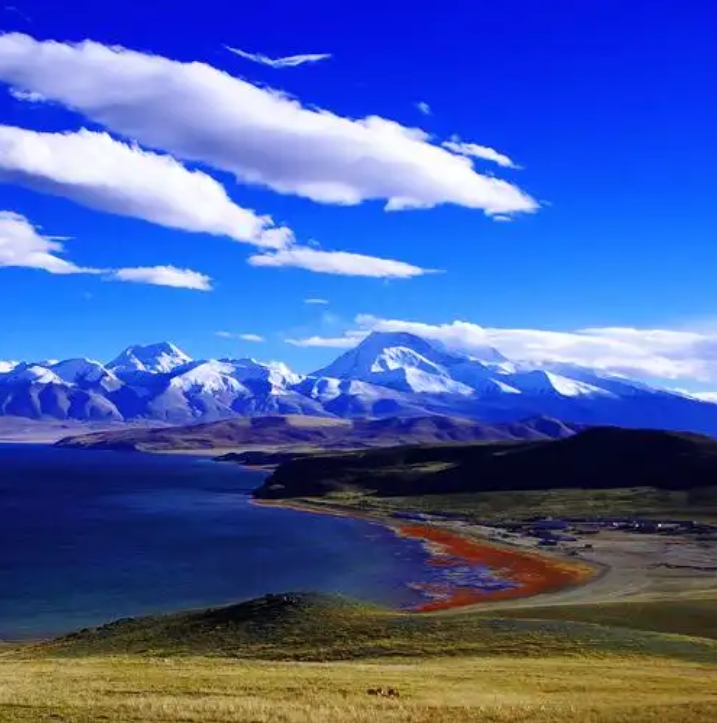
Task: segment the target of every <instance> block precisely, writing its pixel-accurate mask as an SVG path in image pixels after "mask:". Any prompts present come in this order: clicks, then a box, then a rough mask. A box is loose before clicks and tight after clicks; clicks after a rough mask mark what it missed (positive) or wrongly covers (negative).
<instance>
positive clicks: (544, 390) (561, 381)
mask: <svg viewBox="0 0 717 723" xmlns="http://www.w3.org/2000/svg"><path fill="white" fill-rule="evenodd" d="M504 379H505V383H506V384H507V385H509V386H510V387H511V388H513V389H516V390H517V391H518V392H522V393H524V394H552V395H559V396H562V397H590V396H592V397H600V396H603V397H616V395H615V394H613V393H612V392H610V391H607V390H606V389H601V388H600V387H597V386H593V385H591V384H587V383H586V382H581V381H578V380H575V379H570V378H568V377H565V376H562V375H560V374H555V373H554V372H546V371H543V370H542V369H534V370H532V371H524V372H515V373H513V374H506V375H505V377H504Z"/></svg>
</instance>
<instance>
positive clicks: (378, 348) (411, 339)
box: [311, 331, 498, 381]
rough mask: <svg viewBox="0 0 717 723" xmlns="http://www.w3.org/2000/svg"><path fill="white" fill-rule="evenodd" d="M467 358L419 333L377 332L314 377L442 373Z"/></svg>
mask: <svg viewBox="0 0 717 723" xmlns="http://www.w3.org/2000/svg"><path fill="white" fill-rule="evenodd" d="M496 353H498V352H496ZM467 359H469V357H468V356H467V355H466V354H458V353H453V352H449V351H447V350H445V349H444V348H442V347H441V346H440V345H438V344H436V343H434V342H430V341H428V340H427V339H423V338H421V337H420V336H416V335H415V334H409V333H407V332H380V331H375V332H373V333H372V334H369V336H367V337H366V338H365V339H364V340H363V341H361V342H360V343H359V345H358V346H357V347H356V348H354V349H351V350H350V351H347V352H346V353H345V354H342V355H341V356H340V357H339V358H338V359H337V360H336V361H335V362H333V363H332V364H329V366H327V367H325V368H323V369H320V370H319V371H317V372H314V374H312V375H311V376H317V377H337V378H339V379H344V378H351V379H362V380H364V381H370V377H371V376H372V375H373V374H381V373H382V372H387V371H394V370H396V369H399V368H401V369H406V368H413V369H420V370H421V371H426V372H429V373H431V372H438V371H439V370H440V368H441V367H445V366H447V365H450V364H452V363H454V364H457V363H460V362H463V361H466V360H467Z"/></svg>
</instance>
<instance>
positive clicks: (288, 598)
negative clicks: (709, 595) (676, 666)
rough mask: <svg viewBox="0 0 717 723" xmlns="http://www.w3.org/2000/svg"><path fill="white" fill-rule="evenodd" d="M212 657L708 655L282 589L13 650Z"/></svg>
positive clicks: (699, 649)
mask: <svg viewBox="0 0 717 723" xmlns="http://www.w3.org/2000/svg"><path fill="white" fill-rule="evenodd" d="M126 653H130V654H140V655H147V656H163V657H165V656H171V655H197V654H199V655H214V656H231V657H238V658H259V659H267V660H349V659H358V658H376V657H380V656H388V655H390V656H396V655H401V656H434V655H435V656H459V655H491V656H494V655H510V656H520V657H526V656H532V655H535V656H550V655H584V654H597V655H600V654H608V653H622V654H640V655H660V656H674V657H679V658H685V659H690V660H701V661H705V662H707V661H717V648H716V647H715V646H714V645H713V644H712V643H711V642H709V641H706V640H705V641H698V640H690V639H688V638H680V637H678V636H666V635H661V634H658V633H654V632H645V631H642V632H641V631H634V630H626V629H623V628H619V627H606V626H601V625H594V624H590V623H584V622H567V621H565V620H520V619H515V620H514V619H504V618H501V617H499V616H498V617H496V616H479V615H476V614H475V613H465V614H453V615H445V616H436V615H416V614H411V613H401V612H395V611H390V610H385V609H383V608H378V607H375V606H371V605H365V604H362V603H358V602H355V601H351V600H347V599H345V598H340V597H335V596H328V595H318V594H308V593H288V594H283V595H268V596H266V597H263V598H259V599H257V600H251V601H248V602H244V603H239V604H237V605H229V606H226V607H220V608H211V609H208V610H199V611H190V612H183V613H175V614H171V615H162V616H154V617H146V618H137V619H129V620H119V621H117V622H114V623H111V624H109V625H105V626H103V627H100V628H94V629H87V630H83V631H80V632H78V633H75V634H72V635H69V636H66V637H63V638H60V639H58V640H55V641H52V642H49V643H44V644H40V645H35V646H31V647H25V648H22V649H20V650H19V651H18V653H17V654H18V655H21V656H37V655H40V656H47V655H51V656H53V657H55V656H86V655H112V654H126Z"/></svg>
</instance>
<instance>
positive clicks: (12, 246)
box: [0, 211, 99, 274]
mask: <svg viewBox="0 0 717 723" xmlns="http://www.w3.org/2000/svg"><path fill="white" fill-rule="evenodd" d="M62 253H64V247H63V244H62V243H61V240H60V239H58V238H57V237H53V236H45V235H43V234H42V233H40V230H39V229H38V228H36V227H35V226H33V225H32V224H31V223H30V222H29V221H28V220H27V218H25V217H24V216H22V215H21V214H19V213H15V212H13V211H0V267H2V266H14V267H17V268H27V269H39V270H41V271H47V272H48V273H50V274H91V273H99V272H98V271H97V270H95V269H86V268H82V267H81V266H77V265H75V264H73V263H72V262H71V261H67V260H65V259H63V258H61V257H60V256H59V254H62Z"/></svg>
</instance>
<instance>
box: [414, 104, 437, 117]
mask: <svg viewBox="0 0 717 723" xmlns="http://www.w3.org/2000/svg"><path fill="white" fill-rule="evenodd" d="M416 108H418V110H420V111H421V113H423V115H433V110H432V109H431V106H430V105H428V103H426V102H425V101H420V102H419V103H416Z"/></svg>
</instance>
